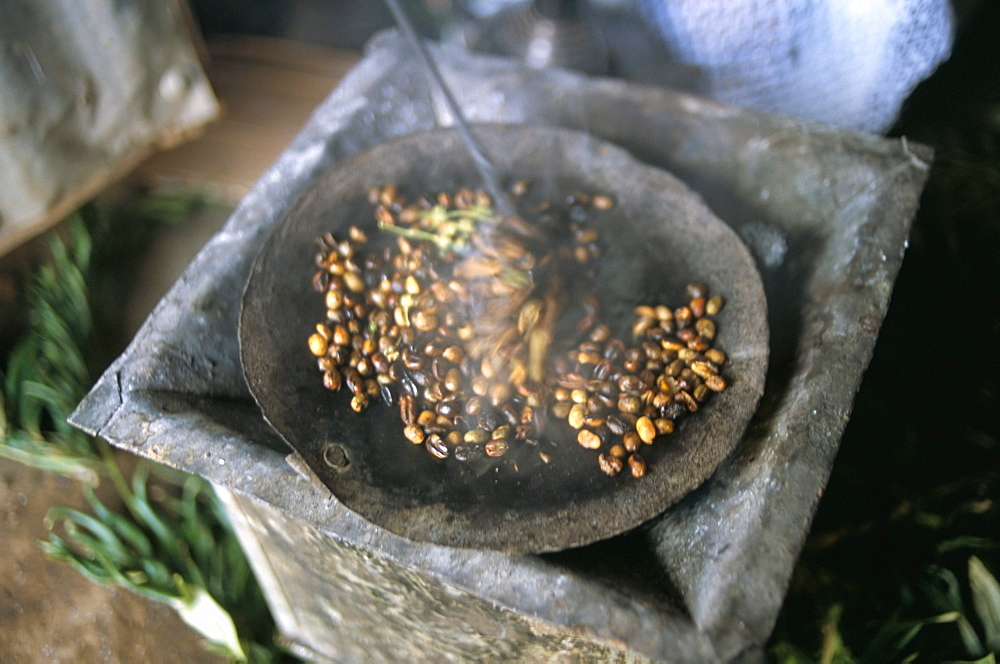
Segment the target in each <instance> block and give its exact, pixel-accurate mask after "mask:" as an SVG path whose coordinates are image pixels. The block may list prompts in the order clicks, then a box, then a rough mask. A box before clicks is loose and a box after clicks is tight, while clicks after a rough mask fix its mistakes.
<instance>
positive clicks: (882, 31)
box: [641, 0, 954, 132]
mask: <svg viewBox="0 0 1000 664" xmlns="http://www.w3.org/2000/svg"><path fill="white" fill-rule="evenodd" d="M641 4H642V6H643V8H644V10H645V12H646V16H647V18H648V20H649V21H650V22H651V23H652V24H653V25H654V27H655V28H657V30H658V31H659V32H660V34H661V35H662V36H663V38H664V39H665V40H666V42H667V44H668V45H669V47H670V48H671V49H672V51H673V54H674V55H675V57H676V58H677V59H678V60H680V61H682V62H684V63H686V64H690V65H695V66H697V67H700V68H701V70H702V73H703V76H704V79H705V84H706V86H707V89H706V90H705V92H706V94H708V95H709V96H711V97H713V98H715V99H717V100H719V101H721V102H724V103H727V104H733V105H738V106H747V107H750V108H756V109H759V110H764V111H771V112H774V113H781V114H785V115H793V116H797V117H801V118H804V119H807V120H816V121H820V122H827V123H829V124H832V125H836V126H839V127H845V128H851V129H860V130H864V131H871V132H884V131H886V130H888V129H889V128H891V126H892V124H893V122H894V121H895V119H896V117H897V115H898V114H899V110H900V106H901V104H902V102H903V100H904V99H905V98H906V97H907V96H908V95H909V93H910V92H911V91H912V90H913V88H914V87H915V86H916V85H917V83H919V82H920V81H921V80H923V79H924V78H926V77H927V76H928V75H930V73H931V72H933V71H934V69H935V68H936V67H937V66H938V65H939V64H940V63H941V62H943V61H944V60H945V59H946V58H947V57H948V55H949V54H950V52H951V45H952V40H953V31H954V29H953V17H952V11H951V6H950V4H949V2H948V0H641Z"/></svg>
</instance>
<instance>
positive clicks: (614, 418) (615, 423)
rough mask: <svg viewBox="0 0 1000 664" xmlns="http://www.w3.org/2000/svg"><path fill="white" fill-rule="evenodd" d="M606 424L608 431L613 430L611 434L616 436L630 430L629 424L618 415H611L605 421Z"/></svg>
mask: <svg viewBox="0 0 1000 664" xmlns="http://www.w3.org/2000/svg"><path fill="white" fill-rule="evenodd" d="M604 422H605V424H607V426H608V429H610V430H611V433H613V434H615V435H616V436H621V435H623V434H624V433H625V432H626V431H628V430H629V428H630V427H629V424H628V423H627V422H626V421H625V419H624V418H623V417H622V416H621V415H620V414H618V413H611V414H610V415H608V416H607V417H606V418H605V419H604Z"/></svg>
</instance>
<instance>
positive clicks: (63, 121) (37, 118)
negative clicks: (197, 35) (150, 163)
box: [0, 0, 219, 255]
mask: <svg viewBox="0 0 1000 664" xmlns="http://www.w3.org/2000/svg"><path fill="white" fill-rule="evenodd" d="M189 18H190V17H189V13H188V6H187V4H186V3H184V2H179V1H177V0H170V1H168V2H161V1H158V0H136V1H135V2H112V1H111V0H88V1H87V2H77V1H76V0H7V1H5V2H3V3H0V44H2V48H0V122H2V128H0V255H2V254H4V253H6V252H7V251H9V250H10V249H11V248H13V247H14V246H16V245H17V244H19V243H21V242H23V241H24V240H26V239H28V238H30V237H32V236H34V235H36V234H38V233H40V232H41V231H43V230H45V229H46V228H48V227H49V226H51V225H53V224H55V223H56V222H58V221H60V220H61V219H63V218H64V217H65V216H66V215H67V214H68V213H69V212H71V211H72V210H74V209H75V208H76V207H78V206H79V205H80V204H82V203H83V202H85V201H86V200H88V199H89V198H91V197H92V196H94V195H95V194H97V193H98V192H99V191H101V190H102V189H103V188H104V187H106V186H107V185H108V184H109V183H110V182H112V181H114V180H115V179H117V178H119V177H121V176H123V175H125V174H126V173H128V172H129V171H130V170H131V169H132V168H133V167H134V166H135V165H136V164H138V163H139V161H140V160H142V159H143V158H145V157H147V156H148V155H149V154H150V153H151V152H152V151H154V150H155V149H157V148H160V147H165V146H170V145H175V144H177V143H178V142H180V141H181V140H183V139H184V138H185V137H187V136H189V135H190V134H191V133H192V132H193V131H194V130H196V129H197V128H199V127H201V126H202V125H204V124H205V123H206V122H209V121H210V120H212V119H214V118H215V117H216V116H217V115H218V113H219V104H218V102H217V101H216V98H215V96H214V94H213V92H212V89H211V86H210V85H209V82H208V79H207V78H206V76H205V73H204V71H203V69H202V65H201V62H200V60H199V55H198V51H197V49H196V47H195V44H194V41H193V34H194V33H193V32H192V30H191V22H190V20H189ZM151 45H154V47H151Z"/></svg>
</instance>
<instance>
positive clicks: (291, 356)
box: [239, 125, 768, 553]
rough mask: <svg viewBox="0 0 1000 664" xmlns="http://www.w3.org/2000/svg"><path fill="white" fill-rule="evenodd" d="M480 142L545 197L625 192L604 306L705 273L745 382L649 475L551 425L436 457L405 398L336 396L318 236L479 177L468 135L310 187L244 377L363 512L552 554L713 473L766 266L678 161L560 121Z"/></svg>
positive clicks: (637, 515) (331, 173) (675, 438)
mask: <svg viewBox="0 0 1000 664" xmlns="http://www.w3.org/2000/svg"><path fill="white" fill-rule="evenodd" d="M475 131H476V135H477V137H478V138H479V139H480V140H481V141H482V142H483V144H484V146H485V148H486V150H487V151H488V153H489V154H491V155H492V156H493V159H494V160H495V161H496V162H497V167H498V170H499V171H500V172H501V173H502V174H504V175H505V176H506V177H507V178H508V180H513V179H521V178H528V179H530V180H531V182H532V189H533V195H535V196H539V197H541V199H542V200H550V201H554V200H561V199H562V198H564V197H565V196H567V195H568V194H570V193H572V192H575V191H585V192H592V193H598V192H603V193H609V194H611V195H612V196H613V197H614V199H615V201H616V205H615V207H614V208H613V210H612V211H610V212H607V213H602V214H601V215H598V216H596V217H595V218H594V220H593V221H594V223H595V225H597V226H598V228H599V230H600V231H601V236H602V238H603V245H604V246H603V250H604V254H603V255H602V257H601V259H600V260H601V263H600V267H599V270H598V279H599V281H598V283H600V284H601V292H599V293H598V294H599V296H600V297H601V299H602V303H603V307H602V308H603V315H604V316H605V317H607V318H610V320H609V322H610V323H612V324H614V323H615V322H621V321H623V320H628V319H630V317H631V310H632V308H633V307H634V306H635V305H636V304H639V303H647V304H648V303H652V304H658V303H665V304H670V305H672V306H677V305H679V304H680V303H682V302H684V301H685V300H684V287H685V285H686V284H687V283H688V282H690V281H702V282H705V283H706V284H707V285H708V286H709V289H710V292H712V293H718V294H721V295H723V296H724V297H725V300H726V304H725V306H724V308H723V310H722V311H721V312H720V314H719V315H718V316H717V317H716V319H717V322H718V324H719V330H720V331H719V335H718V337H717V341H716V345H717V346H718V347H720V348H722V349H724V350H725V351H726V352H727V354H728V355H729V357H730V362H729V363H728V364H727V365H726V367H725V369H724V373H725V375H726V376H727V378H728V379H729V380H730V383H731V386H730V388H729V389H727V390H726V391H724V392H723V393H721V394H719V395H716V396H715V398H714V399H713V400H712V401H710V402H709V404H708V406H707V407H705V408H704V409H702V410H701V411H700V412H698V413H697V414H696V415H695V416H693V417H690V418H688V419H686V420H684V421H683V422H682V423H681V425H680V426H679V427H678V429H677V431H676V432H675V433H674V434H672V435H670V436H668V437H666V438H661V439H659V440H658V441H657V442H656V444H654V445H653V446H652V447H651V448H646V449H645V450H644V451H643V455H644V457H645V458H646V459H647V461H648V462H649V465H650V472H649V473H648V474H647V475H646V476H645V477H643V478H641V479H639V480H636V479H633V478H632V477H629V476H627V473H625V474H623V475H621V476H618V477H616V478H609V477H606V476H605V475H603V474H602V473H601V472H600V471H599V469H598V467H597V461H596V453H595V452H593V451H588V450H584V449H582V448H580V447H579V446H578V445H576V443H575V442H573V441H572V440H571V439H569V440H567V439H565V436H564V434H560V432H558V431H551V432H550V433H549V434H548V435H543V436H542V441H541V443H540V444H541V445H543V446H546V447H545V451H546V452H548V453H550V454H551V456H552V457H553V460H552V462H551V463H549V464H545V463H542V462H541V461H539V458H540V457H539V455H538V454H537V451H538V450H536V449H532V448H531V447H530V446H526V445H525V446H520V447H519V448H518V451H514V448H513V447H512V451H511V452H510V453H508V454H507V455H505V456H504V457H501V458H499V459H490V458H488V457H487V458H485V459H483V460H481V461H477V462H473V463H461V462H457V461H456V460H454V459H451V458H448V459H443V460H441V459H436V458H434V457H432V456H431V455H430V454H428V453H427V452H426V451H425V450H424V449H423V447H422V446H414V445H411V444H409V443H407V442H406V440H405V439H404V438H403V436H402V426H401V424H400V420H399V417H398V414H397V409H396V408H394V407H391V406H389V405H386V404H384V403H381V402H380V403H376V404H375V405H373V406H372V407H370V408H369V409H368V410H366V411H365V412H364V413H363V414H361V415H358V414H356V413H354V412H352V411H351V409H350V407H349V394H348V393H347V391H346V390H343V391H341V392H339V393H332V392H329V391H327V390H325V389H324V388H323V387H322V385H321V381H320V376H319V374H318V372H317V370H316V365H315V361H314V359H313V358H312V356H311V355H310V354H309V352H308V350H307V347H306V339H307V337H308V336H309V334H310V333H311V331H312V330H313V326H314V325H315V323H316V322H318V321H320V320H322V318H323V312H324V306H323V302H322V298H321V297H320V296H319V295H317V294H316V293H315V291H313V290H312V288H311V286H310V279H311V276H312V273H313V272H314V269H315V268H314V267H313V264H312V258H313V256H314V254H315V251H316V244H315V239H316V238H317V237H318V236H319V235H321V234H322V233H325V232H333V233H334V234H335V235H338V234H339V235H340V236H344V235H345V234H346V230H347V227H348V226H350V225H351V224H356V225H359V226H361V227H363V228H366V230H367V231H368V232H369V233H375V232H377V231H376V230H375V228H374V220H373V214H372V209H371V205H370V204H369V203H368V201H367V195H366V193H367V190H368V189H369V187H371V186H373V185H381V184H385V183H388V182H394V183H397V184H398V185H399V186H400V188H401V189H402V190H403V191H404V193H406V194H407V195H408V196H410V197H414V196H416V195H418V194H420V193H424V192H436V191H451V190H454V189H455V188H456V187H457V186H462V185H467V186H475V185H476V183H477V180H476V176H475V170H474V168H473V165H472V163H471V160H470V158H469V157H468V155H467V154H466V151H465V149H464V148H463V146H462V144H461V142H460V139H459V136H458V134H457V132H455V131H454V130H448V129H442V130H435V131H430V132H426V133H419V134H413V135H410V136H407V137H404V138H399V139H395V140H391V141H389V142H387V143H384V144H381V145H379V146H377V147H375V148H373V149H371V150H369V151H367V152H364V153H361V154H359V155H356V156H354V157H352V158H350V159H348V160H346V161H342V162H340V163H338V164H336V165H334V166H333V167H332V168H330V169H329V170H327V171H326V172H325V173H323V174H322V175H320V176H319V177H318V178H317V179H316V180H315V182H314V183H313V184H312V185H311V186H310V187H309V188H308V189H307V190H305V191H304V192H303V194H302V195H301V196H300V197H299V198H298V200H297V201H296V203H295V204H294V205H293V206H292V207H291V208H290V210H289V212H288V213H287V214H286V216H285V217H284V219H283V220H282V221H281V222H280V223H279V224H278V225H277V227H276V228H275V230H274V232H273V234H272V235H271V236H270V238H269V239H268V240H267V241H266V242H265V243H264V245H263V247H262V249H261V251H260V253H259V255H258V257H257V260H256V262H255V264H254V266H253V269H252V271H251V273H250V276H249V279H248V282H247V286H246V290H245V292H244V295H243V302H242V310H241V317H240V326H239V330H240V353H241V359H242V363H243V370H244V375H245V377H246V380H247V383H248V385H249V387H250V390H251V392H252V393H253V395H254V398H255V399H256V401H257V403H258V404H259V406H260V408H261V410H262V412H263V414H264V417H265V418H266V420H267V421H268V422H269V423H270V424H271V426H272V427H273V428H274V429H275V430H276V431H277V432H278V433H279V434H280V435H281V437H282V438H284V440H285V441H286V442H287V443H288V444H289V445H290V446H291V447H292V448H294V449H295V450H296V451H297V452H298V453H299V454H300V455H301V457H302V459H303V460H304V461H305V462H306V464H307V465H308V466H309V467H310V468H311V470H312V471H313V472H314V473H315V474H316V475H317V476H318V477H319V478H320V479H321V480H322V482H323V483H324V484H325V485H326V486H327V487H328V488H329V489H330V490H331V491H332V492H333V494H334V495H335V496H336V497H337V498H338V499H339V500H340V501H342V502H343V503H344V504H345V505H346V506H347V507H348V508H350V509H351V510H353V511H355V512H357V513H358V514H360V515H361V516H363V517H364V518H366V519H368V520H369V521H371V522H373V523H375V524H377V525H379V526H382V527H384V528H387V529H388V530H390V531H392V532H394V533H396V534H399V535H402V536H404V537H407V538H410V539H413V540H418V541H427V542H433V543H436V544H442V545H448V546H456V547H473V548H487V549H496V550H501V551H506V552H511V553H529V552H530V553H539V552H546V551H556V550H562V549H566V548H570V547H575V546H580V545H584V544H587V543H590V542H594V541H597V540H601V539H605V538H608V537H611V536H613V535H616V534H619V533H622V532H624V531H626V530H629V529H632V528H634V527H636V526H638V525H640V524H642V523H643V522H645V521H647V520H649V519H651V518H652V517H654V516H656V515H657V514H660V513H661V512H663V511H664V510H665V509H666V508H667V507H669V506H670V505H672V504H673V503H675V502H676V501H677V500H679V499H680V498H681V497H683V496H684V495H685V494H687V493H688V492H690V491H691V490H692V489H694V488H695V487H697V486H698V485H700V484H701V483H702V482H704V480H705V479H707V478H708V477H709V475H711V473H712V472H713V471H714V470H715V468H716V467H717V466H718V465H719V463H721V462H722V460H723V459H725V458H726V456H728V455H729V454H730V453H731V452H732V451H733V449H734V448H735V447H736V445H737V443H738V442H739V440H740V438H741V437H742V435H743V433H744V431H745V429H746V426H747V424H748V422H749V420H750V418H751V416H752V415H753V413H754V411H755V409H756V407H757V404H758V401H759V399H760V397H761V395H762V393H763V389H764V376H765V373H766V368H767V359H768V327H767V307H766V302H765V296H764V289H763V286H762V284H761V279H760V276H759V275H758V272H757V269H756V267H755V264H754V261H753V259H752V258H751V255H750V253H749V252H748V251H747V249H746V248H745V247H744V245H743V242H742V241H741V240H740V239H739V238H738V237H737V235H736V234H735V233H734V232H733V231H732V230H731V229H730V228H729V227H728V226H727V225H726V224H724V223H722V222H721V221H720V220H719V219H717V218H716V217H715V216H714V215H713V214H712V213H711V212H710V211H709V210H708V208H707V207H706V206H705V204H704V203H703V202H702V200H701V198H700V197H698V196H697V195H696V194H694V193H693V192H691V191H690V190H689V189H688V188H687V187H686V186H685V185H683V184H682V183H681V182H680V181H679V180H677V179H676V178H674V177H673V176H671V175H670V174H668V173H667V172H665V171H662V170H659V169H655V168H652V167H649V166H646V165H644V164H641V163H640V162H638V161H636V160H635V159H633V158H632V157H631V156H630V155H629V154H628V153H627V152H626V151H624V150H623V149H621V148H618V147H616V146H614V145H612V144H609V143H606V142H602V141H599V140H596V139H594V138H592V137H590V136H588V135H586V134H583V133H580V132H576V131H570V130H563V129H555V128H551V127H531V126H523V125H519V126H510V125H508V126H505V125H488V126H478V127H476V129H475Z"/></svg>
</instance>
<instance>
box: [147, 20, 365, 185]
mask: <svg viewBox="0 0 1000 664" xmlns="http://www.w3.org/2000/svg"><path fill="white" fill-rule="evenodd" d="M207 50H208V56H209V62H208V63H207V69H208V72H209V76H210V78H211V80H212V84H213V87H214V88H215V92H216V95H217V96H218V97H219V99H220V101H221V102H222V103H223V106H224V108H225V112H224V113H223V116H222V118H221V119H220V120H218V121H216V122H215V123H213V124H212V125H210V126H208V127H207V128H206V129H205V132H204V134H203V135H202V136H201V137H200V138H197V139H195V140H192V141H189V142H187V143H184V144H183V145H181V146H179V147H177V148H174V149H172V150H166V151H164V152H160V153H158V154H156V155H154V156H153V157H152V158H150V159H148V160H147V161H145V162H144V163H143V164H142V165H141V166H140V167H139V168H138V169H136V173H135V177H136V179H138V180H139V181H140V182H143V183H147V184H161V183H165V182H170V183H183V184H196V185H209V186H212V187H215V188H217V189H218V190H219V192H220V193H221V194H222V195H223V196H224V197H225V198H226V199H228V200H229V201H230V202H233V203H235V202H237V201H238V200H239V199H240V198H242V197H243V196H244V195H245V194H246V192H247V191H249V190H250V187H252V186H253V184H254V183H255V182H256V181H257V180H258V179H259V178H260V176H261V174H262V173H263V172H264V170H265V169H266V168H267V167H268V166H270V165H271V164H272V163H273V162H274V160H275V159H277V158H278V156H279V155H280V154H281V152H282V151H283V150H284V149H285V148H286V147H287V146H288V144H289V143H291V141H292V139H294V138H295V136H296V134H298V132H299V131H300V130H301V128H302V127H303V125H304V124H305V123H306V121H307V120H308V119H309V116H310V115H311V114H312V112H313V110H315V108H316V106H318V105H319V104H320V102H322V101H323V100H324V99H325V98H326V97H327V96H328V95H329V94H330V92H331V91H332V90H333V89H334V88H335V87H336V86H337V85H338V84H339V83H340V80H341V78H343V76H344V75H345V74H346V73H347V72H348V71H349V70H350V69H351V67H353V66H354V65H355V64H356V63H357V61H358V60H359V59H360V54H357V53H348V52H345V51H338V50H333V49H328V48H323V47H318V46H311V45H307V44H301V43H298V42H291V41H284V40H279V39H270V38H262V37H245V36H239V37H224V38H219V39H214V40H212V41H211V42H209V43H208V45H207Z"/></svg>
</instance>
